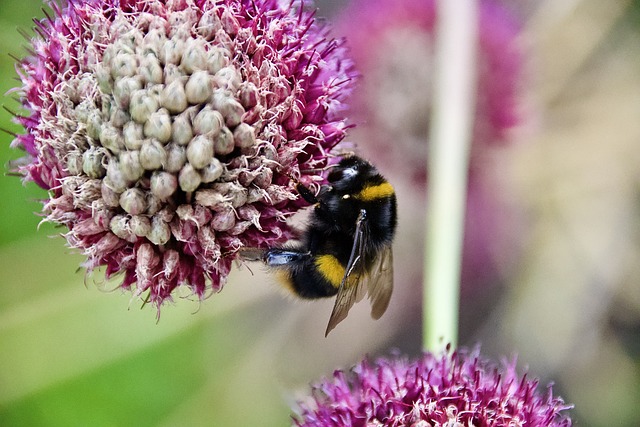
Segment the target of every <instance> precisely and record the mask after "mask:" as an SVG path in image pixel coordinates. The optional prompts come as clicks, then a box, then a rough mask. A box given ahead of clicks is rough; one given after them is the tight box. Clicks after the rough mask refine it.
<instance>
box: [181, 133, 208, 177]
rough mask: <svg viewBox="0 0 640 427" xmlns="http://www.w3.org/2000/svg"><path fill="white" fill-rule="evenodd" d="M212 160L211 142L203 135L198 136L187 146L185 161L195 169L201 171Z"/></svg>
mask: <svg viewBox="0 0 640 427" xmlns="http://www.w3.org/2000/svg"><path fill="white" fill-rule="evenodd" d="M212 158H213V141H211V139H210V138H208V137H206V136H204V135H198V136H196V137H195V138H193V139H192V140H191V142H190V143H189V145H188V146H187V160H189V163H191V165H192V166H193V167H194V168H196V169H202V168H203V167H205V166H207V165H208V164H209V162H210V161H211V159H212Z"/></svg>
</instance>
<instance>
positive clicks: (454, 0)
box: [423, 0, 477, 351]
mask: <svg viewBox="0 0 640 427" xmlns="http://www.w3.org/2000/svg"><path fill="white" fill-rule="evenodd" d="M437 17H438V19H437V24H436V41H435V43H436V44H435V50H436V52H435V59H436V61H435V70H434V85H435V87H434V100H433V113H432V117H431V133H430V135H429V144H430V147H429V150H430V151H429V160H428V164H427V167H428V169H427V170H428V184H427V192H428V194H427V203H428V209H427V223H426V243H425V259H424V266H425V274H424V291H423V347H424V349H425V350H429V351H440V350H442V348H443V347H444V346H445V345H446V344H447V343H451V344H452V345H453V346H455V345H456V344H457V335H458V310H459V294H460V265H461V258H462V257H461V252H462V237H463V229H464V212H465V201H466V194H467V175H468V163H469V147H470V141H471V134H472V127H473V117H474V106H475V92H476V91H475V86H476V66H475V59H476V58H475V56H476V45H477V5H476V2H475V0H439V1H438V2H437Z"/></svg>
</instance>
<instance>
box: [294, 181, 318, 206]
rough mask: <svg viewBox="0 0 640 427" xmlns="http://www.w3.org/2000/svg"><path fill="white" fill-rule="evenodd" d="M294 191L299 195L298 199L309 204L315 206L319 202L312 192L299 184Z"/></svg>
mask: <svg viewBox="0 0 640 427" xmlns="http://www.w3.org/2000/svg"><path fill="white" fill-rule="evenodd" d="M296 191H297V192H298V194H300V197H302V198H303V199H304V201H305V202H307V203H309V204H312V205H315V204H316V203H318V201H319V200H318V198H317V197H316V195H315V194H314V193H313V191H311V189H310V188H309V187H307V186H306V185H304V184H303V183H301V182H298V183H297V184H296Z"/></svg>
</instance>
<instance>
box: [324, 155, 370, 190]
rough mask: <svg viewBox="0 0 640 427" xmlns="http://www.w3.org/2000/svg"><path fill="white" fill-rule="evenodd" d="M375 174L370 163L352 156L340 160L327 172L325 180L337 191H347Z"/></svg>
mask: <svg viewBox="0 0 640 427" xmlns="http://www.w3.org/2000/svg"><path fill="white" fill-rule="evenodd" d="M376 173H377V172H376V170H375V168H374V167H373V166H372V165H371V163H369V162H367V161H366V160H364V159H362V158H360V157H358V156H353V155H352V156H349V157H344V158H343V159H342V160H340V163H338V164H337V165H335V166H334V167H333V168H332V169H331V172H329V176H328V177H327V180H328V181H329V183H330V184H331V185H332V186H333V187H334V188H336V189H337V190H338V191H349V190H351V189H353V188H354V187H356V186H358V185H362V183H363V181H364V180H365V179H367V178H368V177H370V176H372V175H375V174H376Z"/></svg>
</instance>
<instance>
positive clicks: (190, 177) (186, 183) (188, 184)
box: [178, 163, 202, 193]
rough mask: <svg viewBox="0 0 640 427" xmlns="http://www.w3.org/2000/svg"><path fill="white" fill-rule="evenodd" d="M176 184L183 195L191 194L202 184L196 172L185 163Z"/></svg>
mask: <svg viewBox="0 0 640 427" xmlns="http://www.w3.org/2000/svg"><path fill="white" fill-rule="evenodd" d="M178 183H179V184H180V189H182V191H184V192H185V193H191V192H193V191H195V190H196V189H197V188H198V187H199V186H200V184H201V183H202V178H201V177H200V174H199V173H198V171H197V170H195V168H194V167H193V166H192V165H191V164H190V163H187V164H186V165H184V167H183V168H182V169H181V170H180V174H179V175H178Z"/></svg>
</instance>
